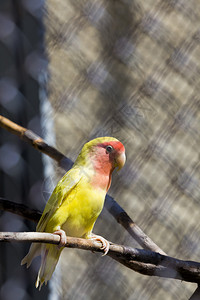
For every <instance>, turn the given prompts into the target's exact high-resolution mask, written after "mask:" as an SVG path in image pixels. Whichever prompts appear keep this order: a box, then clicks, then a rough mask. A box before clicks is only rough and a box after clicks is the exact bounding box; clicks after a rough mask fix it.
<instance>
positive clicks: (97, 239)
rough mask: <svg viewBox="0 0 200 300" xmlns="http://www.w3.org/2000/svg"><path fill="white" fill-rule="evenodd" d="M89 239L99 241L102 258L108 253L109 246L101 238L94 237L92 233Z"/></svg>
mask: <svg viewBox="0 0 200 300" xmlns="http://www.w3.org/2000/svg"><path fill="white" fill-rule="evenodd" d="M90 239H91V240H93V241H99V242H101V243H102V247H101V249H102V250H103V251H104V254H103V255H102V256H104V255H106V254H107V253H108V251H109V247H110V244H109V242H108V241H107V240H106V239H104V238H103V237H102V236H100V235H96V234H94V233H91V236H90Z"/></svg>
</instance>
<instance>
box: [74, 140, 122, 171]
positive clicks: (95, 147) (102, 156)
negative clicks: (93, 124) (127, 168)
mask: <svg viewBox="0 0 200 300" xmlns="http://www.w3.org/2000/svg"><path fill="white" fill-rule="evenodd" d="M80 159H81V160H82V161H86V160H89V161H90V162H91V163H92V166H93V167H94V169H95V170H96V171H98V172H100V173H108V174H110V173H112V171H113V170H114V169H115V168H117V169H118V170H120V169H121V168H122V167H123V166H124V164H125V161H126V156H125V148H124V145H123V144H122V143H121V142H120V141H119V140H117V139H116V138H113V137H100V138H96V139H93V140H91V141H90V142H88V143H86V144H85V145H84V147H83V149H82V151H81V153H80V155H79V160H80Z"/></svg>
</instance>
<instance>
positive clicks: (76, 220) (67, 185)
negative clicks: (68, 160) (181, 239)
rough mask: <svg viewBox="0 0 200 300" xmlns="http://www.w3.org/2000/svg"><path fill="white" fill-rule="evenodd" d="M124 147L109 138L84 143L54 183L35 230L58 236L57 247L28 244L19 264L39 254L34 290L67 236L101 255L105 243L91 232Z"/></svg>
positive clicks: (122, 161) (121, 161)
mask: <svg viewBox="0 0 200 300" xmlns="http://www.w3.org/2000/svg"><path fill="white" fill-rule="evenodd" d="M125 160H126V156H125V148H124V146H123V144H122V143H121V142H120V141H118V140H117V139H116V138H113V137H100V138H96V139H93V140H91V141H90V142H88V143H86V144H85V145H84V146H83V148H82V150H81V152H80V154H79V155H78V157H77V159H76V161H75V163H74V165H73V166H72V168H71V169H70V170H69V171H68V172H67V173H66V174H65V175H64V176H63V178H62V179H61V180H60V181H59V182H58V184H57V186H56V187H55V189H54V191H53V193H52V194H51V196H50V198H49V200H48V202H47V204H46V206H45V208H44V211H43V214H42V216H41V218H40V220H39V222H38V225H37V227H36V231H37V232H49V233H54V234H58V235H59V236H60V243H59V245H52V244H44V243H43V244H39V243H32V244H31V247H30V250H29V252H28V254H27V255H26V256H25V257H24V258H23V260H22V262H21V264H22V265H23V264H27V268H28V267H29V266H30V264H31V263H32V260H33V259H34V257H36V256H39V255H41V265H40V269H39V272H38V276H37V280H36V284H35V286H36V288H37V287H39V290H40V289H41V287H42V285H43V283H45V284H47V282H48V280H49V279H50V278H51V276H52V274H53V272H54V270H55V267H56V265H57V262H58V260H59V257H60V254H61V252H62V250H63V249H64V245H65V244H66V242H67V236H74V237H81V238H86V239H93V240H97V241H100V242H101V243H102V249H103V250H104V254H107V252H108V251H109V242H108V241H107V240H106V239H104V238H103V237H101V236H98V235H95V234H93V233H92V230H93V227H94V224H95V221H96V219H97V218H98V216H99V214H100V212H101V211H102V208H103V205H104V200H105V196H106V193H107V191H108V189H109V187H110V184H111V176H112V172H113V171H114V169H115V168H118V169H121V168H122V167H123V165H124V164H125Z"/></svg>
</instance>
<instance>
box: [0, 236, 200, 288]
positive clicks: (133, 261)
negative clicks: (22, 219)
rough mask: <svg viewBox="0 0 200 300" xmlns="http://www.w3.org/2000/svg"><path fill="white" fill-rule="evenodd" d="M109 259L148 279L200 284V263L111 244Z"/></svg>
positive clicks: (72, 243) (85, 243) (87, 246)
mask: <svg viewBox="0 0 200 300" xmlns="http://www.w3.org/2000/svg"><path fill="white" fill-rule="evenodd" d="M0 241H1V242H25V241H28V242H35V243H51V244H59V242H60V237H59V236H58V235H55V234H52V233H43V232H0ZM101 246H102V245H101V243H99V242H96V241H92V240H86V239H81V238H74V237H67V244H66V246H65V247H69V248H78V249H84V250H90V251H96V252H102V251H103V250H102V249H101ZM108 255H109V256H111V257H112V258H114V259H115V260H117V261H118V262H120V263H122V264H123V265H125V266H126V267H128V268H130V269H132V270H134V271H136V272H139V273H141V274H143V275H148V276H159V277H164V278H173V279H178V280H183V281H187V282H196V283H199V282H200V263H197V262H193V261H184V260H179V259H175V258H173V257H170V256H164V255H161V254H159V253H156V252H152V251H149V250H142V249H134V248H130V247H125V246H122V245H117V244H112V243H111V244H110V250H109V253H108Z"/></svg>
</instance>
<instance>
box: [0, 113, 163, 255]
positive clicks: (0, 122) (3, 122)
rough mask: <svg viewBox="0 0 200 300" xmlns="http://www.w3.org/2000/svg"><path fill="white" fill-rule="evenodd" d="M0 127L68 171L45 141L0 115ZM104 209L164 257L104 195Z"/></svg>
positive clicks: (65, 162)
mask: <svg viewBox="0 0 200 300" xmlns="http://www.w3.org/2000/svg"><path fill="white" fill-rule="evenodd" d="M0 126H1V127H3V128H4V129H6V130H8V131H10V132H11V133H13V134H16V135H17V136H19V137H20V138H21V139H22V140H23V141H25V142H28V143H29V144H31V145H32V146H33V147H34V148H35V149H37V150H39V151H41V152H42V153H44V154H46V155H48V156H50V157H51V158H53V159H55V160H56V161H57V162H58V164H59V166H60V167H62V168H63V169H65V170H66V171H67V170H69V169H70V168H71V166H72V164H73V162H72V161H71V160H70V159H69V158H67V157H66V156H65V155H64V154H62V153H61V152H59V151H58V150H56V149H55V148H54V147H51V146H49V145H48V144H47V143H45V141H44V140H43V139H42V138H41V137H39V136H38V135H36V134H35V133H34V132H32V131H31V130H29V129H26V128H24V127H22V126H19V125H17V124H16V123H14V122H12V121H10V120H9V119H7V118H5V117H3V116H1V115H0ZM105 207H106V209H107V210H108V211H109V212H110V213H111V214H112V216H113V217H114V218H115V219H116V220H117V222H118V223H119V224H121V225H122V226H123V227H124V228H125V229H126V230H127V231H128V232H129V234H130V235H131V236H132V237H133V238H134V239H135V240H136V241H137V242H138V243H139V244H140V246H141V247H143V248H144V249H149V250H152V251H156V252H159V253H161V254H164V255H165V252H164V251H163V250H162V249H161V248H160V247H158V246H157V245H156V244H155V243H154V242H153V241H152V240H151V239H150V238H149V237H148V236H147V235H146V234H145V233H144V232H143V231H142V230H141V229H140V228H139V227H138V226H137V225H136V224H135V223H134V222H133V220H132V219H131V218H130V217H129V215H128V214H127V213H126V212H125V211H124V209H123V208H122V207H121V206H120V205H119V204H118V203H117V202H116V201H115V200H114V199H113V198H112V197H111V196H109V195H106V201H105Z"/></svg>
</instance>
